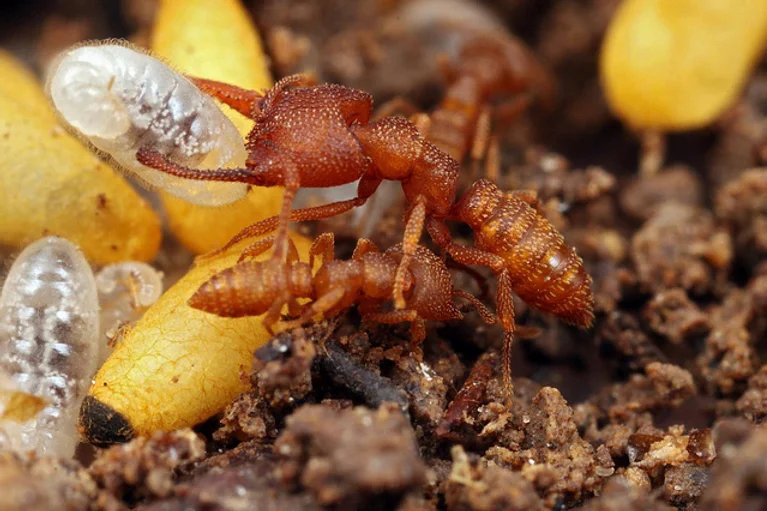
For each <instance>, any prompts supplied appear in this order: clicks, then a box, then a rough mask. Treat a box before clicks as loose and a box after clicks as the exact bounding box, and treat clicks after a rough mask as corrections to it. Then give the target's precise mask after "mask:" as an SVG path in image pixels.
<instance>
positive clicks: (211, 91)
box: [187, 76, 264, 119]
mask: <svg viewBox="0 0 767 511" xmlns="http://www.w3.org/2000/svg"><path fill="white" fill-rule="evenodd" d="M187 78H189V80H190V81H191V82H192V83H193V84H195V85H196V86H197V88H198V89H200V90H201V91H203V92H204V93H205V94H207V95H209V96H213V97H214V98H216V99H217V100H219V101H221V102H222V103H224V104H225V105H227V106H230V107H232V108H233V109H234V110H236V111H237V112H238V113H240V115H243V116H245V117H247V118H248V119H253V118H255V117H256V114H257V113H258V112H260V110H261V109H260V108H259V102H260V101H261V99H262V98H263V97H264V95H263V94H262V93H260V92H256V91H253V90H248V89H243V88H241V87H237V86H236V85H230V84H228V83H223V82H217V81H215V80H208V79H206V78H194V77H191V76H188V77H187Z"/></svg>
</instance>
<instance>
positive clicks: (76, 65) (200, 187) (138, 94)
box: [46, 44, 247, 206]
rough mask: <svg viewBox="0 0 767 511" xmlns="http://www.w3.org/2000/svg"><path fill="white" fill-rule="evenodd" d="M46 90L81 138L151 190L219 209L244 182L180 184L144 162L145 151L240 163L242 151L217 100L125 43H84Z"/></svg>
mask: <svg viewBox="0 0 767 511" xmlns="http://www.w3.org/2000/svg"><path fill="white" fill-rule="evenodd" d="M46 89H47V93H48V95H49V97H50V98H51V100H52V102H53V105H54V107H55V109H56V111H57V112H58V114H59V115H60V117H61V118H62V119H63V120H64V122H65V123H66V124H68V125H69V126H70V127H71V128H72V129H73V130H74V131H75V132H76V133H77V134H78V135H80V136H81V137H83V138H85V139H86V140H87V141H88V142H90V143H91V144H92V145H93V146H94V147H95V148H96V149H98V150H100V151H103V152H104V153H106V155H108V156H109V157H111V158H112V159H113V160H114V161H115V162H116V163H117V164H118V165H119V166H121V167H122V168H123V169H124V170H126V171H128V172H130V173H132V174H135V176H136V177H137V178H138V179H139V180H141V181H143V182H144V183H145V184H146V185H148V186H152V187H158V188H160V189H162V190H164V191H166V192H168V193H171V194H172V195H175V196H177V197H180V198H183V199H185V200H188V201H190V202H194V203H196V204H201V205H206V206H219V205H223V204H228V203H230V202H234V201H236V200H238V199H240V198H242V197H244V196H245V194H246V193H247V185H245V184H243V183H221V182H214V181H201V180H199V181H198V180H190V179H180V178H177V177H173V176H170V175H168V174H165V173H162V172H159V171H157V170H155V169H152V168H149V167H146V166H144V165H141V164H140V163H139V162H138V161H137V160H136V152H137V151H138V150H139V149H141V148H142V147H151V148H152V149H153V150H155V151H157V152H159V153H161V154H163V155H165V156H167V157H168V158H169V159H170V160H172V161H174V162H176V163H178V164H181V165H185V166H189V167H193V168H199V169H217V168H222V167H236V166H242V165H243V164H244V162H245V156H246V152H245V146H244V143H243V140H242V137H241V136H240V134H239V132H238V131H237V128H236V127H235V126H234V124H233V123H232V121H230V120H229V119H228V118H227V117H226V116H225V115H224V114H223V112H222V111H221V110H220V109H219V108H218V106H217V105H216V104H215V102H214V101H213V99H211V98H210V97H209V96H208V95H206V94H204V93H203V92H202V91H200V90H199V89H198V88H197V87H196V86H195V85H194V84H192V82H191V81H189V80H188V79H186V78H185V77H183V76H182V75H180V74H179V73H177V72H175V71H173V70H172V69H171V68H169V67H168V66H166V65H165V64H164V63H162V62H161V61H159V60H157V59H155V58H153V57H151V56H149V55H147V54H146V53H142V52H140V51H135V50H133V49H131V48H129V47H127V46H125V45H120V44H96V45H85V46H79V47H76V48H74V49H70V50H68V51H66V52H64V53H63V54H62V55H60V56H59V57H58V59H57V60H56V61H55V62H54V63H53V65H52V66H51V68H50V72H49V78H48V82H47V87H46Z"/></svg>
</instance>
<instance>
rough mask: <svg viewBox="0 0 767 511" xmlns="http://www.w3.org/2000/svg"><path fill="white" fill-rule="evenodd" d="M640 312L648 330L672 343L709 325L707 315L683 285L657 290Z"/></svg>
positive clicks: (690, 337)
mask: <svg viewBox="0 0 767 511" xmlns="http://www.w3.org/2000/svg"><path fill="white" fill-rule="evenodd" d="M643 316H644V319H645V320H646V321H647V325H648V327H649V328H650V330H652V331H653V332H654V333H655V334H657V335H660V336H662V337H664V338H665V339H666V340H667V341H668V342H670V343H672V344H681V343H683V342H685V341H694V340H695V339H697V338H699V337H701V336H702V335H705V334H706V333H708V331H709V330H710V329H711V324H710V323H709V320H708V316H707V315H706V314H704V313H703V311H701V310H700V308H699V307H698V305H697V304H695V302H693V301H691V300H690V298H689V297H688V296H687V293H686V292H685V291H684V289H669V290H668V291H661V292H660V293H658V294H656V295H655V296H654V297H653V298H652V300H650V301H649V302H648V303H647V305H646V306H645V308H644V311H643Z"/></svg>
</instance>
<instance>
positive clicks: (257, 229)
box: [198, 197, 365, 260]
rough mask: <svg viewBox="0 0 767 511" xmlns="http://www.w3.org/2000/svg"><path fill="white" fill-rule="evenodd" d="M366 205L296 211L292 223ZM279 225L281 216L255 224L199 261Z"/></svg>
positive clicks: (351, 203)
mask: <svg viewBox="0 0 767 511" xmlns="http://www.w3.org/2000/svg"><path fill="white" fill-rule="evenodd" d="M363 204H365V199H362V198H359V197H357V198H355V199H349V200H345V201H339V202H333V203H331V204H324V205H322V206H316V207H312V208H304V209H294V210H292V211H291V212H290V221H291V222H304V221H308V220H320V219H323V218H329V217H332V216H336V215H340V214H341V213H346V212H347V211H349V210H351V209H353V208H356V207H357V206H361V205H363ZM278 225H279V216H277V215H275V216H272V217H269V218H265V219H263V220H261V221H259V222H256V223H255V224H251V225H249V226H247V227H245V228H244V229H243V230H241V231H240V232H238V233H237V234H236V235H235V236H234V237H233V238H232V239H230V240H229V241H228V242H227V243H226V245H224V246H223V247H221V248H217V249H216V250H214V251H212V252H209V253H207V254H204V255H201V256H198V259H200V260H205V259H208V258H211V257H215V256H217V255H219V254H221V253H222V252H226V251H227V250H229V249H230V248H232V247H233V246H234V245H236V244H237V243H239V242H240V241H242V240H244V239H248V238H255V237H257V236H263V235H264V234H269V233H270V232H274V230H275V229H277V226H278Z"/></svg>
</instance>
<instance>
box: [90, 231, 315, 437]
mask: <svg viewBox="0 0 767 511" xmlns="http://www.w3.org/2000/svg"><path fill="white" fill-rule="evenodd" d="M292 238H293V239H294V240H295V242H296V245H297V248H298V251H299V254H300V256H301V258H302V259H303V260H306V259H307V258H308V253H309V248H310V247H311V241H310V240H308V239H307V238H304V237H302V236H300V235H293V236H292ZM241 250H242V245H238V246H235V247H233V248H232V249H230V250H228V251H227V252H225V253H224V254H222V255H221V256H218V257H216V258H213V259H208V260H205V261H202V262H200V263H199V264H198V265H197V266H195V267H194V268H192V270H190V271H189V273H188V274H187V275H185V276H184V277H183V278H182V279H181V280H179V281H178V282H177V283H176V284H175V285H174V286H173V287H171V288H170V289H168V290H167V291H166V292H165V293H164V294H163V295H162V296H161V297H160V299H159V300H158V301H157V302H155V303H154V305H152V306H151V307H150V308H149V309H148V310H147V311H146V313H145V314H144V316H143V317H142V318H141V319H140V320H139V322H138V323H137V324H136V325H135V327H134V328H133V329H132V330H131V331H130V332H128V333H127V334H126V336H125V338H124V339H123V340H122V341H121V342H120V343H119V344H118V345H117V348H115V351H114V352H113V353H112V355H111V356H110V357H109V359H108V360H107V361H106V363H105V364H104V365H103V366H102V367H101V369H100V370H99V372H98V374H96V377H95V379H94V382H93V385H92V386H91V388H90V390H89V392H88V396H87V397H86V399H85V401H84V402H83V406H82V409H81V413H80V422H81V428H82V431H83V434H84V436H85V438H86V439H88V441H90V442H92V443H94V444H109V443H115V442H121V441H126V440H128V439H130V438H132V437H133V436H135V435H148V434H150V433H152V432H153V431H157V430H166V431H171V430H175V429H178V428H184V427H189V426H194V425H195V424H198V423H200V422H202V421H204V420H206V419H208V418H209V417H210V416H212V415H214V414H215V413H217V412H219V411H221V410H222V409H223V408H224V407H225V406H226V405H227V404H229V403H230V402H231V401H232V400H233V399H234V398H235V397H236V396H237V395H238V394H239V393H240V392H243V391H245V390H247V383H246V382H244V381H243V380H242V378H241V376H240V375H241V373H242V372H243V371H247V370H248V369H249V368H250V366H251V365H252V361H253V351H254V350H256V349H257V348H259V347H260V346H261V345H263V344H264V343H265V342H266V341H268V340H269V339H270V338H271V336H270V335H269V333H268V332H267V331H266V329H265V328H264V327H263V325H262V323H261V321H262V319H263V316H254V317H245V318H237V319H232V318H222V317H219V316H216V315H214V314H208V313H205V312H201V311H199V310H196V309H193V308H191V307H189V306H188V305H187V300H188V299H189V297H191V296H192V294H193V293H194V292H195V291H197V289H198V288H199V287H200V286H201V285H202V284H203V282H205V281H206V280H207V279H208V278H210V277H211V276H212V275H214V274H215V273H216V272H218V271H221V270H223V269H225V268H228V267H230V266H233V265H234V264H235V263H236V262H237V259H238V257H239V255H240V252H241ZM270 255H271V251H269V252H267V253H265V254H262V255H261V256H259V257H258V258H256V260H261V261H263V260H265V259H266V258H267V257H270Z"/></svg>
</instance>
